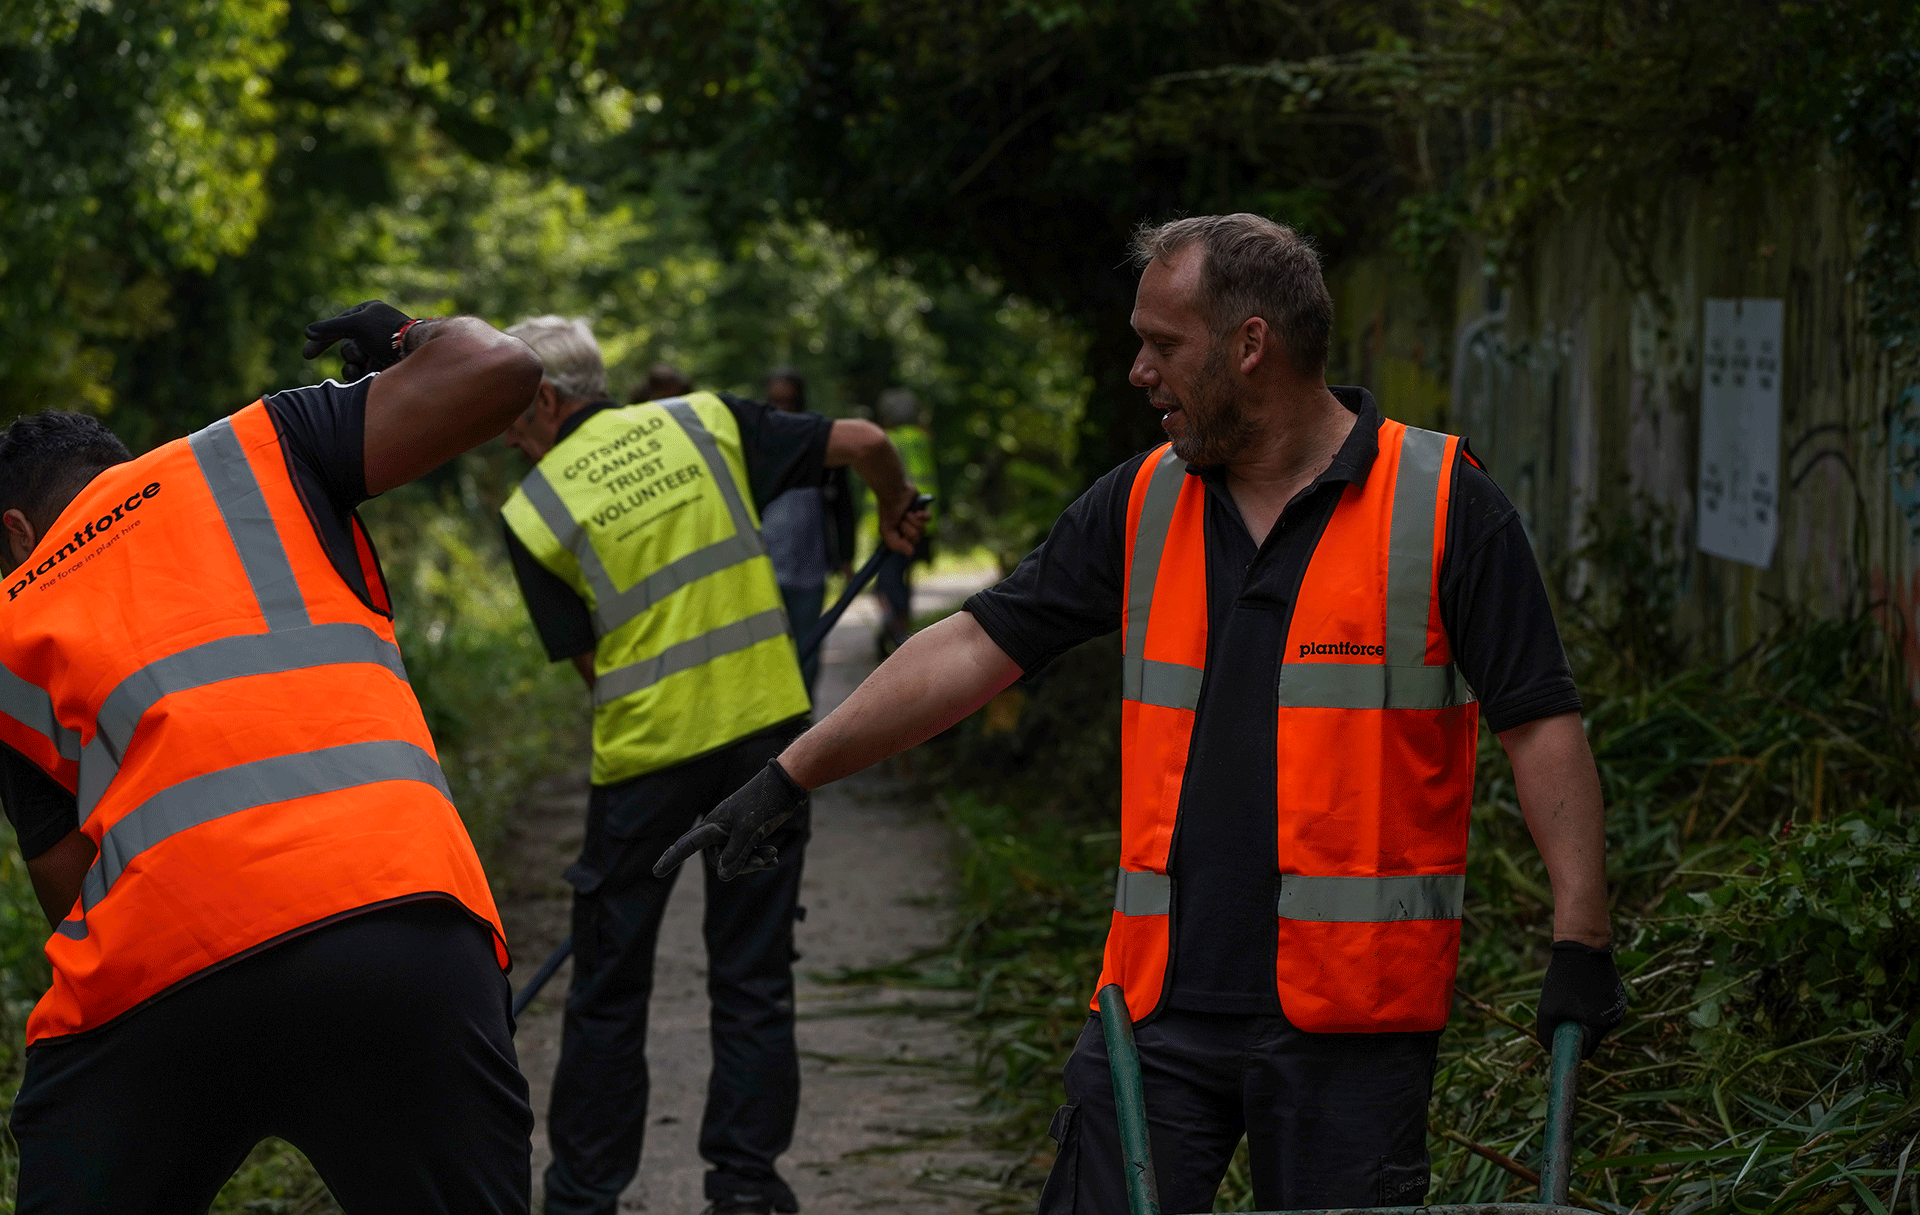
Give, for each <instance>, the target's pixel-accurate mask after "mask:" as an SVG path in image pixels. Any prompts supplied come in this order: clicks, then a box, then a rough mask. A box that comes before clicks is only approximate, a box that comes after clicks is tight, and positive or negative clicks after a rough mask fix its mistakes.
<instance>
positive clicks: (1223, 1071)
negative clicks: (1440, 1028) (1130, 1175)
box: [1040, 1009, 1440, 1215]
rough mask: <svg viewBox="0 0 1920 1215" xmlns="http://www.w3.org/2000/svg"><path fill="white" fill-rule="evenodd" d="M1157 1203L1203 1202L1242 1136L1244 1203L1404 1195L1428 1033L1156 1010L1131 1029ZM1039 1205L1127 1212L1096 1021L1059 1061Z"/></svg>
mask: <svg viewBox="0 0 1920 1215" xmlns="http://www.w3.org/2000/svg"><path fill="white" fill-rule="evenodd" d="M1134 1036H1135V1040H1136V1042H1137V1043H1138V1044H1139V1048H1140V1070H1141V1078H1142V1080H1143V1081H1144V1087H1145V1089H1146V1101H1147V1125H1148V1137H1149V1139H1150V1140H1151V1141H1152V1144H1153V1163H1154V1170H1155V1172H1156V1174H1157V1175H1158V1179H1159V1183H1160V1209H1161V1210H1163V1211H1168V1212H1194V1211H1211V1210H1212V1209H1213V1198H1214V1193H1215V1191H1217V1190H1218V1189H1219V1188H1220V1179H1221V1178H1222V1177H1224V1176H1225V1175H1226V1171H1227V1165H1228V1163H1229V1162H1230V1161H1231V1160H1232V1159H1233V1152H1234V1149H1235V1148H1236V1147H1237V1146H1239V1143H1240V1136H1241V1135H1242V1134H1245V1135H1246V1137H1247V1147H1248V1150H1249V1155H1250V1158H1251V1162H1252V1165H1253V1203H1254V1209H1256V1210H1261V1211H1283V1210H1313V1209H1326V1208H1333V1207H1380V1206H1415V1205H1418V1204H1419V1203H1420V1202H1421V1201H1422V1200H1423V1199H1424V1198H1425V1197H1426V1193H1427V1098H1428V1096H1429V1095H1430V1093H1431V1092H1432V1089H1433V1063H1434V1055H1435V1051H1436V1049H1437V1048H1438V1045H1439V1041H1440V1035H1439V1034H1438V1033H1422V1034H1309V1033H1304V1032H1302V1031H1301V1030H1298V1029H1295V1028H1294V1027H1293V1026H1292V1025H1291V1024H1289V1023H1288V1021H1287V1019H1286V1018H1285V1017H1283V1016H1246V1015H1241V1014H1237V1013H1202V1012H1185V1011H1181V1010H1177V1009H1174V1010H1167V1011H1163V1012H1161V1013H1160V1014H1159V1015H1158V1016H1156V1017H1154V1018H1152V1019H1151V1020H1149V1021H1147V1022H1146V1023H1144V1024H1142V1025H1140V1026H1139V1027H1137V1028H1136V1029H1135V1031H1134ZM1066 1085H1067V1104H1066V1105H1064V1106H1062V1107H1061V1108H1060V1111H1059V1113H1058V1114H1056V1115H1055V1116H1054V1120H1053V1129H1052V1131H1051V1134H1052V1135H1053V1138H1054V1140H1055V1142H1057V1143H1058V1144H1059V1145H1060V1153H1059V1155H1058V1156H1057V1157H1056V1158H1055V1160H1054V1165H1053V1172H1052V1173H1051V1174H1049V1175H1048V1177H1047V1186H1046V1189H1045V1191H1044V1192H1043V1193H1042V1194H1041V1197H1040V1215H1069V1213H1070V1212H1078V1213H1079V1215H1127V1191H1126V1178H1125V1175H1124V1169H1123V1162H1122V1159H1121V1155H1120V1136H1119V1127H1118V1123H1117V1122H1116V1120H1115V1115H1114V1105H1113V1076H1112V1073H1111V1072H1109V1071H1108V1070H1107V1046H1106V1039H1105V1037H1104V1036H1103V1035H1102V1034H1101V1032H1100V1018H1099V1017H1097V1016H1096V1017H1093V1018H1092V1019H1090V1020H1089V1021H1088V1022H1087V1027H1086V1028H1085V1029H1084V1030H1082V1031H1081V1033H1080V1041H1079V1042H1078V1043H1076V1044H1075V1045H1074V1048H1073V1056H1072V1057H1071V1058H1070V1059H1068V1060H1067V1067H1066Z"/></svg>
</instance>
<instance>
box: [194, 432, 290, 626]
mask: <svg viewBox="0 0 1920 1215" xmlns="http://www.w3.org/2000/svg"><path fill="white" fill-rule="evenodd" d="M187 443H188V444H189V445H190V446H191V447H192V448H193V456H194V459H196V460H198V461H199V462H200V474H201V475H202V476H204V477H205V478H206V479H207V486H208V488H210V489H211V490H212V491H213V500H214V502H216V503H217V504H218V505H219V507H220V515H221V517H222V518H223V519H225V520H226V523H227V535H228V536H230V537H231V538H232V540H233V547H234V549H235V551H237V552H238V553H239V554H240V564H241V565H242V566H244V567H245V568H246V571H247V581H248V582H250V583H252V584H253V597H254V598H255V599H256V600H257V601H259V604H260V614H261V615H262V616H263V617H265V618H266V621H267V627H268V628H269V629H287V628H297V627H299V626H301V625H304V624H310V623H312V621H311V619H310V618H309V617H308V615H307V603H306V600H305V598H304V597H302V595H301V594H300V583H299V581H298V580H296V579H295V578H294V576H293V563H292V562H290V561H288V560H287V550H286V548H285V546H283V545H282V544H281V543H280V529H279V528H278V527H277V526H275V524H274V522H273V512H272V511H270V510H268V509H267V497H266V495H265V494H264V493H263V492H261V489H260V482H259V479H258V478H256V477H255V476H254V475H253V468H252V467H251V466H250V465H249V464H248V463H247V453H246V451H245V450H244V449H243V448H242V447H241V446H240V437H239V436H238V435H236V434H234V433H233V421H232V419H229V418H221V419H220V420H219V421H218V422H215V423H214V424H213V425H211V426H209V427H207V428H206V429H204V430H200V431H197V432H195V433H194V434H192V435H189V436H188V437H187Z"/></svg>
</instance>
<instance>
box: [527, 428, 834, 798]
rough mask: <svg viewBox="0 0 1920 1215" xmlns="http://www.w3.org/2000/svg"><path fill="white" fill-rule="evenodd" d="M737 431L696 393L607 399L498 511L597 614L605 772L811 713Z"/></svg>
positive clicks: (596, 694) (608, 780) (691, 751)
mask: <svg viewBox="0 0 1920 1215" xmlns="http://www.w3.org/2000/svg"><path fill="white" fill-rule="evenodd" d="M746 487H747V471H746V462H745V460H744V458H743V457H742V456H741V452H740V428H739V426H738V425H737V424H736V423H735V421H734V417H733V413H732V411H731V410H729V409H728V408H727V406H726V405H725V403H723V402H722V401H721V400H720V398H719V397H716V396H714V395H713V394H712V393H709V392H696V393H693V394H692V395H690V396H686V397H670V398H668V399H666V400H662V401H649V402H647V403H646V404H643V405H629V406H626V407H625V408H616V409H603V410H601V411H600V412H598V413H596V414H594V415H593V416H592V417H590V418H588V419H587V420H586V421H585V422H583V423H581V424H580V426H579V427H577V428H576V429H575V430H574V431H573V433H572V434H570V435H568V436H567V437H566V438H565V439H563V440H561V441H560V442H559V443H558V444H556V445H555V446H554V448H553V450H552V451H550V452H548V453H547V455H546V458H545V459H543V460H541V461H540V463H539V464H538V465H537V466H536V467H535V468H534V470H533V471H532V472H531V473H528V474H527V477H526V480H524V481H522V482H521V483H520V488H519V489H518V490H516V491H514V494H513V497H511V498H510V499H508V501H507V505H506V507H505V509H504V510H503V511H502V513H503V514H504V515H505V517H506V523H507V526H508V527H509V528H511V529H512V530H513V534H514V535H515V536H517V537H518V538H519V540H520V542H521V543H522V544H524V545H526V547H527V551H528V552H529V553H531V554H532V555H533V558H534V560H536V561H538V562H539V563H540V564H541V565H543V566H545V567H546V568H547V569H549V570H551V571H553V573H554V574H556V575H558V576H559V577H560V578H561V579H562V580H563V581H564V582H566V584H567V585H568V586H570V587H572V588H573V590H574V593H576V594H578V595H579V596H580V598H581V599H582V600H584V601H585V602H586V605H587V607H588V609H589V610H590V611H591V612H592V614H593V627H594V634H595V636H596V637H597V638H598V643H597V644H596V646H595V647H594V654H593V670H594V688H593V783H594V784H596V785H607V784H613V783H615V782H617V781H623V780H627V779H630V778H632V777H635V776H640V775H643V774H645V773H647V772H652V771H655V770H656V769H659V768H665V767H669V766H671V765H673V764H677V763H682V762H684V761H686V760H689V759H692V758H694V757H695V756H699V755H703V754H705V753H707V752H709V751H712V750H714V749H715V748H717V747H723V746H725V745H726V744H728V743H730V742H733V741H734V740H736V739H740V738H744V737H746V736H747V735H749V734H752V733H754V732H755V731H757V730H762V729H765V728H766V727H768V726H771V725H776V724H778V723H780V722H783V721H788V720H791V719H792V718H795V717H799V716H802V715H804V714H805V713H806V712H807V710H808V700H807V690H806V686H805V685H804V684H803V683H802V682H801V679H800V665H799V659H798V655H797V654H796V653H795V652H794V645H793V641H792V638H791V637H790V636H789V634H788V632H787V619H786V613H785V611H784V609H783V608H782V606H781V599H780V588H779V586H778V585H776V584H775V582H774V577H773V563H772V562H770V561H768V560H767V555H766V547H765V545H763V544H762V543H761V540H760V520H759V516H758V515H757V514H756V512H755V511H754V507H753V498H752V495H751V494H750V493H748V492H747V489H746Z"/></svg>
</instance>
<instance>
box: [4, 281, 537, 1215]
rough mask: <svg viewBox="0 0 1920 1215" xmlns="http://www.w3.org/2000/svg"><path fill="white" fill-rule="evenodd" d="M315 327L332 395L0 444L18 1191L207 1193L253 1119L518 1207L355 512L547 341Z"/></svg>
mask: <svg viewBox="0 0 1920 1215" xmlns="http://www.w3.org/2000/svg"><path fill="white" fill-rule="evenodd" d="M307 336H308V338H309V339H310V340H309V342H308V343H307V350H306V354H307V357H308V358H313V357H316V356H317V355H319V354H320V353H321V352H322V351H324V350H325V349H326V348H327V347H328V346H331V345H332V344H333V343H334V342H336V341H339V342H342V353H343V354H344V356H345V359H346V363H347V378H348V379H349V380H350V381H352V382H350V383H347V384H340V383H336V382H334V381H332V380H329V381H327V382H326V383H324V384H318V385H314V386H312V387H307V388H294V389H289V390H287V391H284V392H277V393H274V394H272V395H270V396H267V397H265V398H263V399H262V400H260V401H256V402H255V403H253V404H252V405H249V406H247V407H246V408H244V409H242V410H240V411H239V412H238V413H235V414H233V415H232V416H231V417H225V418H221V419H219V420H218V421H215V422H214V423H213V424H212V425H210V426H208V427H206V428H205V429H203V430H200V431H198V432H196V433H194V434H192V435H189V436H188V437H186V438H183V439H176V440H174V441H173V442H171V443H167V444H163V445H162V446H160V447H158V448H156V449H154V450H153V451H150V452H148V453H146V454H145V455H143V456H139V457H137V458H134V457H130V456H129V455H128V453H127V449H126V448H125V447H123V446H121V444H120V441H119V440H118V439H116V438H115V437H114V436H113V435H112V433H110V432H109V431H108V430H107V429H106V428H105V427H104V426H102V425H101V424H100V423H99V422H98V421H96V420H94V419H93V418H90V417H86V416H83V415H80V414H72V413H57V412H47V413H39V414H31V415H27V416H23V417H19V418H16V419H15V420H14V421H13V423H12V424H11V425H10V426H8V427H7V429H6V431H5V433H4V434H0V510H3V511H4V522H5V529H6V544H7V552H6V556H7V560H6V565H7V567H8V569H9V570H10V571H11V572H10V573H9V574H8V576H7V584H8V586H7V589H8V594H7V596H6V597H5V598H4V599H0V663H4V669H0V742H4V743H5V744H6V745H5V747H0V796H3V797H4V799H5V802H6V811H7V816H8V818H9V819H10V820H12V823H13V827H14V831H15V834H16V836H17V837H18V839H19V843H20V851H21V853H22V855H24V856H25V858H26V862H27V872H28V875H29V876H30V877H31V878H32V881H33V887H34V892H35V894H37V895H38V896H39V900H40V905H41V906H42V907H43V908H44V909H45V911H46V913H47V918H48V919H49V920H50V921H51V922H52V923H53V924H54V926H55V927H54V933H53V935H52V936H51V937H50V938H49V939H48V941H47V947H46V952H47V958H48V961H49V962H51V963H52V969H53V983H52V987H51V989H50V990H49V991H48V992H47V994H46V996H45V997H44V998H43V999H42V1000H41V1001H40V1003H39V1005H38V1007H36V1008H35V1009H34V1012H33V1016H32V1018H31V1019H30V1020H29V1021H28V1024H27V1041H28V1048H27V1063H26V1076H25V1078H24V1080H23V1081H22V1083H21V1087H20V1094H19V1099H18V1100H17V1102H16V1103H15V1104H14V1107H13V1114H12V1130H13V1136H14V1139H15V1141H16V1142H17V1143H18V1144H19V1149H20V1173H19V1195H18V1205H17V1206H16V1207H15V1208H13V1209H16V1210H18V1211H21V1212H35V1213H55V1212H58V1213H63V1215H82V1213H88V1215H125V1213H128V1212H176V1211H177V1212H204V1211H205V1210H206V1209H207V1206H208V1204H209V1203H211V1202H212V1201H213V1199H214V1196H215V1194H216V1193H217V1192H218V1191H219V1189H220V1187H221V1186H222V1185H223V1184H224V1183H225V1182H226V1180H227V1179H228V1178H229V1177H230V1176H232V1175H233V1172H234V1170H235V1169H236V1168H237V1167H239V1165H240V1163H241V1161H243V1160H244V1159H245V1158H246V1156H247V1153H248V1152H249V1151H251V1150H252V1148H253V1146H254V1145H255V1144H256V1143H258V1142H259V1141H260V1140H261V1139H263V1138H265V1137H267V1136H268V1135H278V1136H280V1137H282V1138H284V1139H286V1140H288V1141H289V1142H291V1143H293V1144H294V1145H295V1146H297V1147H298V1148H300V1150H301V1151H303V1152H305V1153H306V1154H307V1157H308V1159H310V1160H311V1161H312V1162H313V1164H314V1166H315V1167H316V1168H317V1169H318V1170H319V1172H320V1176H321V1177H322V1178H323V1179H324V1180H325V1181H326V1183H327V1188H328V1189H329V1190H331V1191H332V1193H333V1196H334V1197H335V1198H336V1199H337V1200H338V1201H339V1203H340V1205H341V1206H342V1207H343V1208H344V1209H345V1210H346V1211H348V1212H351V1213H354V1215H361V1213H373V1212H388V1213H391V1215H416V1213H419V1212H447V1213H448V1215H473V1213H475V1212H498V1213H501V1215H506V1213H509V1212H514V1213H524V1212H525V1211H526V1210H527V1204H528V1187H529V1181H530V1177H529V1174H528V1169H529V1156H530V1153H531V1148H532V1145H531V1139H530V1137H531V1134H532V1131H533V1112H532V1110H531V1109H529V1108H528V1105H527V1084H526V1081H525V1079H524V1078H523V1077H522V1076H521V1074H520V1069H519V1065H518V1063H517V1061H516V1059H515V1055H514V1048H513V1037H512V1021H511V1018H510V1016H509V1007H510V1004H511V999H512V993H511V991H510V990H509V988H508V986H507V980H506V976H505V975H504V974H503V973H502V972H503V971H504V969H505V968H506V966H507V952H506V945H505V942H504V940H503V939H502V936H501V931H500V920H499V916H498V915H497V914H496V913H495V910H494V905H493V899H492V896H491V895H490V894H489V893H488V888H487V878H486V874H485V873H483V872H482V871H481V868H480V861H479V858H478V857H477V856H475V855H474V851H473V845H472V843H471V842H470V841H469V839H468V838H467V833H466V829H465V827H464V826H462V824H461V822H460V818H459V815H458V814H457V813H456V812H455V810H454V807H453V805H452V803H451V802H450V801H449V800H448V795H447V784H446V778H445V777H444V776H443V775H442V774H441V771H440V766H439V763H438V762H437V761H436V759H435V756H434V750H433V742H432V739H431V738H430V737H429V736H428V733H427V725H426V722H425V720H424V719H423V718H422V716H421V713H420V706H419V704H418V702H416V701H415V699H414V695H413V690H412V689H411V687H409V686H408V683H407V676H406V669H405V667H404V666H402V664H401V661H400V652H399V650H398V649H397V648H396V646H395V642H394V632H393V623H392V609H391V607H390V605H389V603H388V599H387V588H386V583H385V581H384V579H383V578H382V576H381V573H380V566H379V562H378V560H377V558H376V557H375V556H374V552H373V547H372V545H371V544H370V543H369V541H368V539H367V535H366V532H365V530H364V529H363V528H362V527H361V525H360V519H359V516H358V515H357V514H356V513H355V508H356V507H357V506H358V505H359V504H360V503H361V502H363V501H365V500H366V499H368V498H370V497H372V496H374V495H376V494H381V493H384V492H386V491H387V490H389V489H392V488H394V487H395V486H398V485H403V484H405V483H406V482H408V481H411V480H412V479H414V478H415V477H418V476H420V475H421V474H422V473H425V472H427V471H428V470H430V469H432V468H434V467H435V466H437V465H439V464H440V463H442V462H443V461H445V460H448V459H450V458H452V457H453V456H454V455H456V454H458V453H460V452H462V451H465V450H466V449H467V448H470V447H472V446H474V445H475V444H477V443H480V442H482V441H484V440H486V439H489V438H492V437H493V436H494V435H496V434H498V433H499V432H500V430H501V429H502V428H503V427H504V426H506V425H507V423H508V422H510V421H511V420H512V419H513V418H514V417H515V416H516V415H518V414H519V412H520V411H521V409H522V408H524V407H525V405H526V403H527V401H528V399H529V398H530V397H531V396H532V395H533V392H534V388H535V386H536V385H538V384H539V382H540V361H539V359H537V358H536V357H535V356H534V354H533V352H532V351H530V350H529V349H527V347H526V346H525V345H523V344H522V343H520V342H517V341H515V340H513V339H512V338H509V337H506V336H504V335H502V334H501V333H499V332H497V331H495V330H494V329H492V328H491V327H489V326H488V325H486V324H485V323H483V322H481V321H478V320H474V319H473V318H471V317H463V318H457V319H452V320H427V321H417V322H416V321H412V320H410V319H409V318H408V317H406V316H405V315H404V314H402V313H400V312H399V311H398V310H396V309H393V308H390V307H388V306H387V305H385V304H382V303H380V302H378V301H372V302H369V303H365V304H361V305H359V306H358V307H356V308H354V309H351V310H350V311H348V312H347V313H345V314H343V315H341V316H339V317H336V318H334V319H332V320H329V321H323V322H320V323H317V324H315V325H312V326H309V327H308V329H307ZM387 367H392V370H382V369H384V368H387ZM368 372H378V373H379V374H374V375H369V374H367V373H368Z"/></svg>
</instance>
